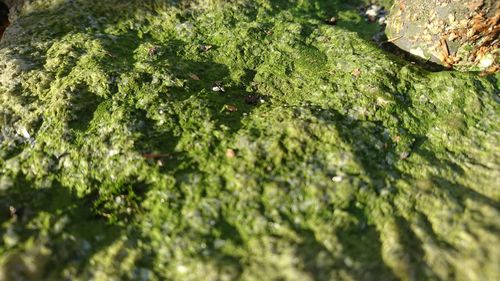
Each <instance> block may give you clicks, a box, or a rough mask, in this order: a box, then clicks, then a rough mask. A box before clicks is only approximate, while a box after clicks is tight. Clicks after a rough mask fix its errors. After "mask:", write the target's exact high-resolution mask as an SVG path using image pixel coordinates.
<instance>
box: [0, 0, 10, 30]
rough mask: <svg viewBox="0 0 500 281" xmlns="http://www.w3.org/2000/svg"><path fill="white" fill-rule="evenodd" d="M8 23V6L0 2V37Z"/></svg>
mask: <svg viewBox="0 0 500 281" xmlns="http://www.w3.org/2000/svg"><path fill="white" fill-rule="evenodd" d="M9 25H10V22H9V7H7V5H5V4H4V3H3V2H0V39H2V37H3V33H4V32H5V29H6V28H7V27H8V26H9Z"/></svg>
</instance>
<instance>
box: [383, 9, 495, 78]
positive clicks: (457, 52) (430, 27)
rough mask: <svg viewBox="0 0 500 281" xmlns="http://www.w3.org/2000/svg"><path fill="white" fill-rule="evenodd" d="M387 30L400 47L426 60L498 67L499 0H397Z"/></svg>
mask: <svg viewBox="0 0 500 281" xmlns="http://www.w3.org/2000/svg"><path fill="white" fill-rule="evenodd" d="M386 32H387V35H388V38H389V40H390V41H392V42H393V43H394V44H396V45H397V46H399V47H400V48H401V49H403V50H405V51H408V52H410V53H412V54H414V55H416V56H419V57H421V58H424V59H426V60H431V61H433V62H436V63H439V64H442V65H444V66H447V67H454V68H457V69H462V70H477V69H480V70H484V69H491V70H492V71H493V70H495V71H499V70H500V68H499V66H500V39H499V38H500V1H498V0H454V1H451V0H438V1H427V0H396V1H395V4H394V5H393V8H392V10H391V13H390V17H389V19H388V24H387V29H386Z"/></svg>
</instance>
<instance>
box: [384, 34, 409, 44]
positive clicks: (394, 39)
mask: <svg viewBox="0 0 500 281" xmlns="http://www.w3.org/2000/svg"><path fill="white" fill-rule="evenodd" d="M403 37H404V35H400V36H398V37H394V38H391V39H387V41H385V42H386V43H392V42H394V41H398V40H399V39H401V38H403Z"/></svg>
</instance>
